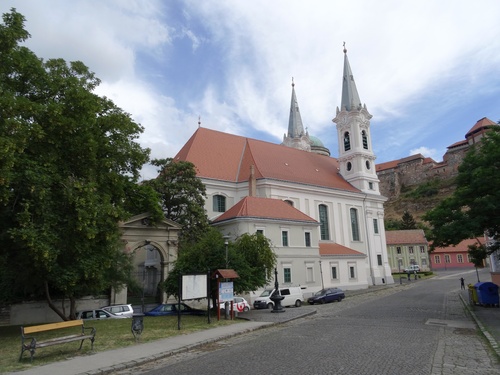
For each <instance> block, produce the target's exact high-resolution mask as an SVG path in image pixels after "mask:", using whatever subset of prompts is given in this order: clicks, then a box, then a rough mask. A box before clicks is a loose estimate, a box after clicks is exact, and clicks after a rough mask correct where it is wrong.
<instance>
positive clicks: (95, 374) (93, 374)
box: [78, 310, 316, 375]
mask: <svg viewBox="0 0 500 375" xmlns="http://www.w3.org/2000/svg"><path fill="white" fill-rule="evenodd" d="M314 314H316V310H314V311H310V312H307V313H305V314H302V315H298V316H295V317H293V318H290V319H287V320H283V321H280V322H262V325H260V326H258V327H253V328H246V329H243V330H241V331H238V332H234V333H230V334H225V335H221V336H218V337H213V338H211V339H207V340H203V341H200V342H197V343H196V344H190V345H186V346H183V347H181V348H178V349H174V350H170V351H167V352H165V353H161V354H157V355H153V356H148V357H143V358H139V359H135V360H132V361H130V362H124V363H120V364H119V365H114V366H109V367H103V368H100V369H97V370H94V371H86V372H82V373H80V374H78V375H104V374H110V373H113V372H116V371H120V370H124V369H129V368H134V367H136V366H140V365H144V364H146V363H151V362H154V361H157V360H161V359H164V358H168V357H170V356H173V355H176V354H180V353H185V352H187V351H189V350H192V349H196V348H199V347H201V346H203V345H207V344H211V343H214V342H217V341H220V340H223V339H228V338H231V337H235V336H239V335H242V334H245V333H248V332H253V331H257V330H260V329H264V328H268V327H274V326H278V325H280V324H284V323H288V322H291V321H293V320H296V319H300V318H305V317H307V316H311V315H314ZM239 319H241V320H250V319H245V318H239Z"/></svg>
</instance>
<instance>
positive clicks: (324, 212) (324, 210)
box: [319, 204, 330, 240]
mask: <svg viewBox="0 0 500 375" xmlns="http://www.w3.org/2000/svg"><path fill="white" fill-rule="evenodd" d="M319 224H320V225H319V230H320V237H321V239H322V240H329V239H330V230H329V229H328V227H329V224H328V207H326V205H324V204H320V205H319Z"/></svg>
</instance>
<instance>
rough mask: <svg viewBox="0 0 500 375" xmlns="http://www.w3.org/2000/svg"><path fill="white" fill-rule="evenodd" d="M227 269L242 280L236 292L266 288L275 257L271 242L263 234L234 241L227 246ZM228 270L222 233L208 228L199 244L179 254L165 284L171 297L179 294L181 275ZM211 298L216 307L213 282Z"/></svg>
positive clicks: (236, 287)
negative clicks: (235, 273) (231, 270)
mask: <svg viewBox="0 0 500 375" xmlns="http://www.w3.org/2000/svg"><path fill="white" fill-rule="evenodd" d="M227 246H228V248H227V254H228V255H227V260H228V267H229V268H230V269H234V270H235V271H236V272H237V273H238V275H239V278H238V279H235V280H233V281H234V292H235V293H245V292H250V291H253V290H256V289H258V288H260V287H263V286H265V285H266V284H268V283H269V281H271V279H272V277H273V270H274V267H275V265H276V255H275V254H274V252H273V250H272V247H271V243H270V242H269V240H268V239H267V238H266V237H265V236H263V235H262V234H252V235H250V234H247V233H246V234H243V235H242V236H240V237H238V238H237V239H236V241H235V242H230V243H228V245H227ZM225 268H226V245H225V240H224V238H223V237H222V234H221V233H220V232H219V231H218V230H217V229H215V228H213V227H209V228H208V229H207V230H206V232H205V234H204V235H203V236H202V238H200V240H199V241H198V242H196V243H195V244H193V245H192V246H189V247H186V248H184V249H183V251H182V252H180V253H179V257H178V259H177V261H176V263H175V265H174V269H173V270H172V272H170V274H169V275H168V278H167V280H166V281H165V291H166V293H167V294H168V295H174V296H177V295H178V280H179V277H180V275H181V274H187V273H203V272H211V273H212V272H213V271H214V270H216V269H225ZM212 284H213V285H212V290H211V298H212V301H213V303H214V306H216V301H215V299H216V296H217V290H216V285H215V283H212Z"/></svg>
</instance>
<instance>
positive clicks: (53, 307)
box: [44, 281, 73, 321]
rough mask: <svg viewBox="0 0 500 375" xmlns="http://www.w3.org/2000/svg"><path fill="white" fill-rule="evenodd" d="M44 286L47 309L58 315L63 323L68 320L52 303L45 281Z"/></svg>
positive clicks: (47, 284)
mask: <svg viewBox="0 0 500 375" xmlns="http://www.w3.org/2000/svg"><path fill="white" fill-rule="evenodd" d="M44 284H45V298H46V299H47V303H48V304H49V307H50V308H51V309H52V311H54V312H55V313H56V314H57V315H59V316H60V317H61V319H62V320H65V321H67V320H69V319H68V318H67V317H66V316H65V315H64V313H63V312H62V311H61V310H60V309H58V308H57V306H56V305H55V304H54V302H53V301H52V298H51V297H50V292H49V283H48V282H47V281H45V282H44ZM70 301H71V299H70ZM71 310H73V306H72V308H71Z"/></svg>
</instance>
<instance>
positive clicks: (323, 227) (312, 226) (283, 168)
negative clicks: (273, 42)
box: [174, 49, 394, 294]
mask: <svg viewBox="0 0 500 375" xmlns="http://www.w3.org/2000/svg"><path fill="white" fill-rule="evenodd" d="M371 117H372V116H371V115H370V113H369V112H368V110H367V108H366V105H363V104H361V100H360V98H359V95H358V92H357V89H356V84H355V82H354V78H353V75H352V72H351V68H350V65H349V61H348V58H347V51H346V50H345V49H344V72H343V84H342V99H341V105H340V109H339V108H338V107H337V111H336V114H335V118H334V119H333V122H334V123H335V124H336V129H337V136H338V140H339V141H338V143H339V155H338V158H334V157H331V156H330V152H329V150H328V149H327V148H326V147H324V146H323V144H322V143H321V141H319V140H318V139H317V138H315V137H312V136H309V134H308V133H307V132H306V131H304V127H303V124H302V119H301V115H300V111H299V106H298V102H297V98H296V94H295V87H294V84H293V83H292V101H291V106H290V118H289V124H288V133H287V134H286V135H285V137H284V140H283V143H282V144H274V143H270V142H264V141H260V140H257V139H251V138H246V137H242V136H237V135H233V134H228V133H223V132H219V131H215V130H210V129H207V128H203V127H198V129H197V130H196V131H195V133H194V134H193V135H192V136H191V138H190V139H189V140H188V141H187V142H186V144H185V145H184V146H183V147H182V149H181V150H180V151H179V152H178V154H177V155H176V156H175V158H174V160H179V161H180V160H182V161H190V162H192V163H193V164H194V165H195V166H196V170H197V175H198V177H199V178H200V179H201V180H202V181H203V183H204V184H205V186H206V191H207V200H206V204H205V209H206V211H207V214H208V217H209V218H210V219H211V221H212V224H213V225H214V226H216V227H217V228H219V230H220V231H221V232H222V233H223V234H224V235H228V236H229V237H230V240H234V239H236V238H237V237H238V236H240V235H242V234H243V233H251V234H252V233H256V232H260V233H262V234H264V235H265V236H266V237H267V238H269V239H270V241H271V242H272V244H273V248H274V251H275V253H276V255H277V258H278V260H277V271H278V281H279V283H280V286H301V287H303V288H305V290H304V292H305V294H310V293H313V292H315V291H317V290H319V289H321V288H327V287H340V288H343V289H363V288H367V287H369V286H371V285H381V284H384V283H387V284H392V283H394V280H393V278H392V276H391V269H390V266H389V262H388V257H387V246H386V239H385V229H384V202H385V201H386V198H385V197H383V196H382V195H381V194H380V191H379V180H378V178H377V174H376V171H375V155H374V153H373V148H372V140H371V136H370V119H371ZM332 126H333V125H332ZM332 130H333V129H332Z"/></svg>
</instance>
